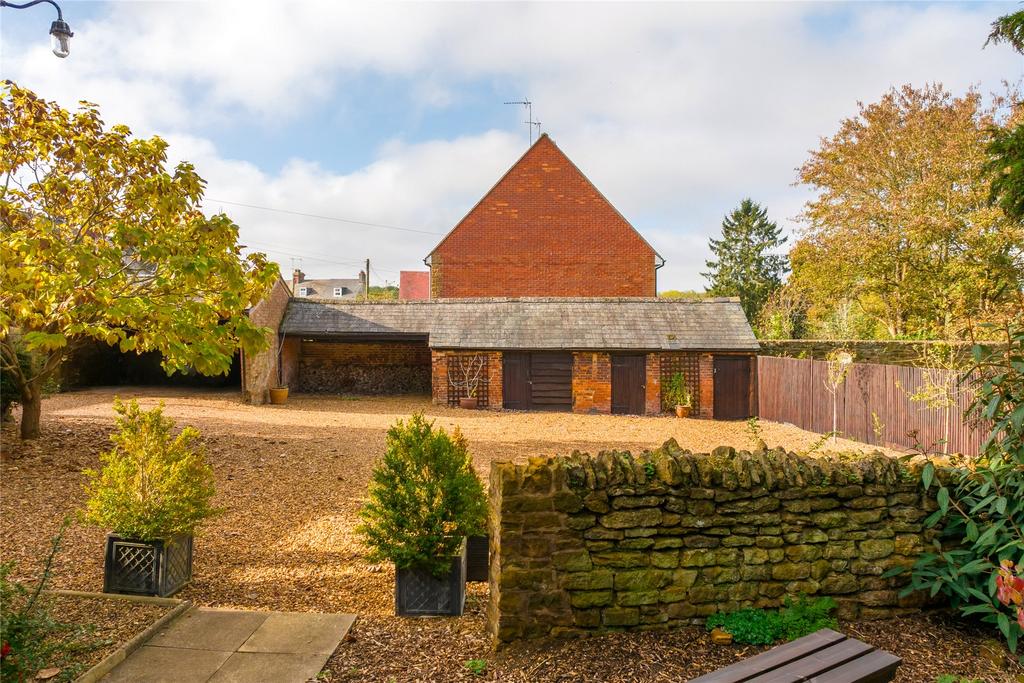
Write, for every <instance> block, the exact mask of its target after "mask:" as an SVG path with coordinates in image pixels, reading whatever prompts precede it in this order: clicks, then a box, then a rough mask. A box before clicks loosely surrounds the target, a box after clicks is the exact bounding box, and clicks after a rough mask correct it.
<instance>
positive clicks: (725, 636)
mask: <svg viewBox="0 0 1024 683" xmlns="http://www.w3.org/2000/svg"><path fill="white" fill-rule="evenodd" d="M711 642H712V643H714V644H716V645H729V644H731V643H732V634H731V633H729V632H728V631H725V630H723V629H720V628H716V629H712V631H711Z"/></svg>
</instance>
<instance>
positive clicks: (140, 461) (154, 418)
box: [85, 399, 215, 541]
mask: <svg viewBox="0 0 1024 683" xmlns="http://www.w3.org/2000/svg"><path fill="white" fill-rule="evenodd" d="M114 410H115V411H116V412H117V414H118V415H119V417H118V419H117V426H118V431H117V432H115V433H114V434H113V435H111V437H110V440H111V441H113V442H114V448H113V449H112V450H110V451H109V452H107V453H103V454H101V455H100V460H101V461H102V462H103V468H102V469H101V470H100V471H99V472H97V471H95V470H86V475H87V476H88V478H89V481H88V483H87V484H86V493H87V494H88V500H87V502H86V509H85V519H86V521H88V522H90V523H91V524H95V525H96V526H99V527H102V528H105V529H110V530H112V531H114V532H116V533H118V534H121V535H123V536H128V537H130V538H137V539H140V540H145V541H153V540H157V539H161V538H167V537H169V536H173V535H174V534H191V533H193V532H194V531H195V528H196V526H198V525H199V524H200V523H201V522H202V521H203V520H204V519H206V518H208V517H210V516H211V515H212V514H214V513H215V510H214V509H213V508H212V507H211V506H210V501H211V499H212V498H213V494H214V484H213V470H212V469H211V468H210V466H209V465H208V464H207V462H206V457H205V453H204V451H203V448H202V446H201V445H198V444H196V441H197V440H198V439H199V432H198V430H196V429H194V428H193V427H186V428H185V429H183V430H182V431H181V433H180V434H178V435H177V436H173V435H172V433H171V432H172V430H173V429H174V421H173V420H171V419H170V418H166V417H164V416H163V404H161V405H160V406H159V407H157V408H154V409H153V410H149V411H143V410H141V409H140V408H139V404H138V402H136V401H134V400H133V401H131V402H130V403H127V404H126V403H122V402H121V401H120V400H118V399H115V401H114Z"/></svg>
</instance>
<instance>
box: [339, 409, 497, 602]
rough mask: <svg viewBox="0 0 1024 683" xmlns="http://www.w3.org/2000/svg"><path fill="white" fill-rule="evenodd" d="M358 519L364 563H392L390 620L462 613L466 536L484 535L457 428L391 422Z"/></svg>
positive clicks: (482, 500) (479, 496)
mask: <svg viewBox="0 0 1024 683" xmlns="http://www.w3.org/2000/svg"><path fill="white" fill-rule="evenodd" d="M360 517H361V518H362V520H363V523H362V524H360V526H359V527H358V531H359V533H360V534H361V535H362V536H363V541H364V543H365V544H366V546H367V547H368V548H369V550H370V555H369V559H370V560H371V561H390V562H392V563H394V565H395V612H396V614H399V615H401V616H421V615H424V616H425V615H456V616H457V615H460V614H462V610H463V607H464V606H465V597H466V594H465V583H466V537H467V536H470V535H477V534H481V533H483V531H484V524H485V520H486V518H487V497H486V495H485V494H484V488H483V484H482V483H481V482H480V478H479V477H478V476H477V474H476V472H475V471H474V470H473V462H472V458H471V457H470V455H469V450H468V448H467V445H466V439H465V437H463V436H462V433H461V432H460V431H459V430H458V428H456V429H455V431H454V432H453V433H452V434H451V435H449V434H448V433H447V432H446V431H445V430H444V429H442V428H440V427H438V428H435V427H434V423H433V422H428V421H427V420H426V419H425V418H424V417H423V415H422V414H421V413H417V414H416V415H413V416H412V417H411V418H410V419H409V420H408V421H407V422H406V421H402V420H399V421H398V422H396V423H395V424H394V425H393V426H392V427H391V428H390V429H389V430H388V433H387V448H386V451H385V453H384V457H383V458H382V459H381V460H380V461H378V462H377V464H376V465H375V467H374V470H373V474H372V476H371V479H370V490H369V500H368V501H367V503H366V505H365V506H364V507H363V509H362V510H361V511H360Z"/></svg>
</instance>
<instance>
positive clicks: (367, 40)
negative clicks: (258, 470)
mask: <svg viewBox="0 0 1024 683" xmlns="http://www.w3.org/2000/svg"><path fill="white" fill-rule="evenodd" d="M62 6H63V8H64V14H65V19H66V20H67V21H68V22H69V23H70V24H71V27H72V29H73V30H74V32H75V37H74V39H73V42H72V54H71V56H70V57H69V58H68V59H65V60H60V59H57V58H56V57H54V56H53V55H52V54H51V53H50V52H49V46H48V37H47V30H48V28H49V22H50V21H52V19H53V18H54V17H53V16H51V15H52V14H53V9H52V8H51V7H50V6H48V5H40V6H36V7H34V8H31V9H26V10H13V9H9V8H5V9H3V10H0V22H2V24H0V75H2V77H3V78H9V79H13V80H15V81H16V82H18V83H19V84H20V85H23V86H27V87H30V88H32V89H34V90H35V91H36V92H38V93H39V94H41V95H43V96H45V97H47V98H49V99H56V100H58V101H59V102H61V103H62V104H64V105H65V106H72V105H74V104H75V103H76V102H77V101H78V100H81V99H87V100H90V101H93V102H96V103H98V104H99V105H100V106H101V109H102V112H103V115H104V119H105V120H106V121H107V122H108V123H113V122H123V123H127V124H128V125H130V126H131V127H132V129H133V130H134V131H135V132H136V133H137V134H140V135H147V136H148V135H153V134H159V135H161V136H163V137H164V138H166V139H167V140H168V141H169V142H170V143H171V152H172V155H173V157H174V158H175V159H188V160H190V161H192V162H193V163H194V164H195V165H196V167H197V168H198V170H199V172H200V174H201V175H202V176H203V177H204V178H206V180H207V181H208V183H209V185H208V190H207V200H206V208H207V209H209V210H211V211H217V210H223V211H225V212H226V213H228V214H229V215H231V216H232V218H233V219H234V220H235V221H236V222H237V223H238V224H239V226H241V234H242V241H243V243H245V244H246V245H249V246H250V247H251V248H253V249H257V250H260V251H265V252H267V253H268V254H269V255H270V256H271V257H272V258H274V259H275V260H276V261H278V262H279V263H280V264H281V266H282V270H283V271H284V272H285V273H287V272H289V271H290V269H291V267H292V263H293V259H296V260H297V259H300V258H301V266H302V268H303V270H304V271H305V272H306V273H307V274H309V275H312V276H322V277H323V276H336V277H351V276H354V275H355V274H356V273H357V272H358V271H359V269H360V266H359V262H361V261H362V260H363V259H365V258H370V259H371V261H372V264H373V268H372V279H373V280H372V282H371V284H380V283H383V281H397V278H398V271H399V270H403V269H417V268H418V269H422V268H423V265H422V259H423V257H424V256H426V254H427V253H428V252H429V251H430V249H431V248H432V247H433V245H434V244H435V243H436V242H437V241H438V240H439V239H440V236H441V235H442V234H443V233H444V232H446V231H447V230H448V229H450V228H451V227H452V226H453V225H454V224H455V223H456V222H457V221H458V219H459V218H461V217H462V216H463V215H464V214H465V213H466V211H467V210H469V208H470V207H471V206H472V205H473V204H474V203H475V202H476V201H477V200H478V199H479V198H480V196H482V195H483V193H484V192H486V191H487V189H488V188H490V186H491V185H492V184H493V183H494V182H495V181H496V180H497V179H498V177H499V176H500V175H501V174H502V173H503V172H504V171H505V170H506V169H507V168H508V167H509V166H510V165H511V164H512V163H513V162H514V161H515V160H516V159H517V158H518V157H519V155H521V154H522V152H523V151H525V149H526V147H527V144H528V141H527V128H528V127H527V126H526V125H525V124H524V123H523V121H524V120H525V118H526V112H525V111H524V110H523V109H522V107H518V106H511V105H504V104H503V102H504V101H506V100H520V99H524V98H529V99H530V100H532V101H533V102H534V116H535V118H536V119H538V120H540V121H541V122H542V129H543V130H544V131H546V132H548V133H549V134H550V135H551V136H552V138H554V140H555V141H556V142H557V143H558V144H559V146H560V147H561V148H562V149H563V150H564V151H565V152H566V153H567V154H568V155H569V156H570V157H571V158H572V159H573V160H574V161H575V162H576V163H577V165H578V166H579V167H580V168H581V169H582V170H583V171H584V173H586V174H587V175H588V176H589V177H590V179H591V180H592V181H593V182H594V183H595V184H596V185H597V187H598V188H599V189H600V190H601V191H602V192H604V194H605V195H606V196H607V197H608V198H609V199H610V200H611V201H612V202H613V203H614V204H615V205H616V206H617V207H618V208H619V210H620V211H621V212H622V213H623V214H624V215H625V216H626V217H627V218H628V219H629V220H630V221H631V222H632V223H633V225H635V226H636V227H637V229H638V230H640V232H641V233H643V234H644V235H645V236H646V237H647V238H648V240H649V241H650V242H651V243H652V244H653V245H654V247H655V248H656V249H657V250H658V251H659V252H660V253H661V254H662V255H663V256H664V257H665V258H666V259H667V261H668V263H667V265H666V266H665V268H664V269H662V271H661V272H660V276H659V285H660V288H661V289H673V288H675V289H690V288H697V289H700V288H702V287H703V285H704V281H703V279H702V278H701V276H700V271H701V270H702V268H703V263H704V260H705V258H707V256H708V252H707V240H708V237H709V236H712V235H714V234H715V233H716V232H717V231H718V230H719V226H720V223H721V218H722V215H723V214H724V213H726V212H727V211H728V210H730V209H731V208H732V207H734V206H735V205H736V204H737V203H738V202H739V201H740V200H741V199H742V198H743V197H746V196H750V197H752V198H754V199H755V200H756V201H759V202H761V203H762V204H764V205H765V206H767V208H768V210H769V213H770V215H771V216H772V217H773V218H774V219H775V220H777V221H778V222H779V223H780V224H782V225H784V226H786V229H787V230H792V229H794V227H795V225H796V224H795V221H794V217H795V216H796V215H797V214H798V213H799V210H800V206H801V204H802V203H803V201H805V199H806V198H807V190H806V189H805V188H801V187H798V186H794V184H793V183H794V180H795V177H796V171H795V169H796V167H798V166H799V165H800V164H801V163H802V161H803V160H804V159H805V158H806V156H807V150H809V149H811V148H813V147H814V146H815V145H816V142H817V140H818V139H819V137H821V136H824V135H830V134H832V133H833V132H834V131H835V130H836V129H837V127H838V124H839V121H840V119H841V118H843V117H845V116H850V115H852V114H853V113H854V112H855V111H856V106H857V105H856V103H857V101H858V100H862V101H875V100H877V99H878V98H879V96H880V95H881V94H882V93H883V92H884V91H885V90H886V89H888V88H889V87H890V86H898V85H901V84H904V83H912V84H915V85H922V84H924V83H926V82H934V81H938V82H941V83H943V84H944V85H945V86H946V87H947V88H949V89H950V90H952V91H953V92H956V93H961V92H963V91H964V90H966V89H967V88H969V87H971V86H972V85H973V86H976V87H978V88H980V89H981V90H982V91H983V92H988V91H991V90H995V89H998V88H999V84H1000V82H1001V81H1002V80H1004V79H1010V80H1017V79H1019V78H1021V76H1022V74H1024V60H1021V58H1020V56H1019V55H1017V54H1016V53H1014V52H1012V51H1011V50H1010V49H1009V48H1007V47H1005V46H996V47H989V48H987V49H982V45H983V43H984V40H985V37H986V35H987V33H988V29H989V24H990V22H991V21H992V20H993V19H994V18H995V17H996V16H998V15H1000V14H1005V13H1007V12H1008V11H1013V10H1014V9H1015V8H1017V7H1019V4H1018V3H980V2H979V3H963V4H959V3H938V4H928V3H909V4H881V3H859V2H858V3H849V4H843V3H808V2H799V3H798V2H789V3H767V2H766V3H751V4H747V3H652V4H646V3H610V2H602V3H596V2H573V3H551V2H549V3H483V2H479V3H444V4H442V3H427V2H423V3H411V4H410V3H386V2H362V3H345V2H337V1H335V2H326V1H325V2H287V1H279V2H273V3H272V2H268V1H264V0H261V1H258V2H256V1H254V2H245V3H229V2H203V3H199V2H99V3H98V2H76V1H74V0H64V2H62ZM243 205H251V206H258V207H267V208H270V209H278V210H280V211H268V210H266V209H257V208H250V207H247V206H243ZM286 212H294V213H286ZM297 214H312V215H315V216H326V217H331V218H334V219H344V220H327V219H324V218H315V217H312V216H303V215H297ZM367 224H374V225H367ZM379 226H392V228H403V229H401V230H399V229H392V228H387V227H379Z"/></svg>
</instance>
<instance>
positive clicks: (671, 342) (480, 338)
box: [281, 298, 759, 351]
mask: <svg viewBox="0 0 1024 683" xmlns="http://www.w3.org/2000/svg"><path fill="white" fill-rule="evenodd" d="M281 332H283V333H284V334H287V335H297V336H310V337H334V338H338V339H345V338H359V337H364V338H365V337H380V338H388V337H396V338H398V337H409V336H425V337H427V338H428V341H429V344H430V346H431V348H437V349H502V350H510V349H535V350H543V349H564V350H570V349H575V350H629V349H635V350H688V349H716V350H743V351H756V350H757V349H758V348H759V347H758V343H757V339H756V338H755V337H754V333H753V331H752V330H751V329H750V325H749V324H748V323H747V320H746V317H745V316H744V315H743V309H742V308H741V307H740V304H739V300H738V299H735V298H714V299H693V300H679V299H639V298H628V299H552V298H537V299H432V300H428V301H400V302H387V303H384V302H367V303H362V302H347V301H346V302H338V301H331V300H309V299H292V301H291V302H290V303H289V305H288V310H287V311H286V313H285V317H284V320H283V321H282V323H281Z"/></svg>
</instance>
